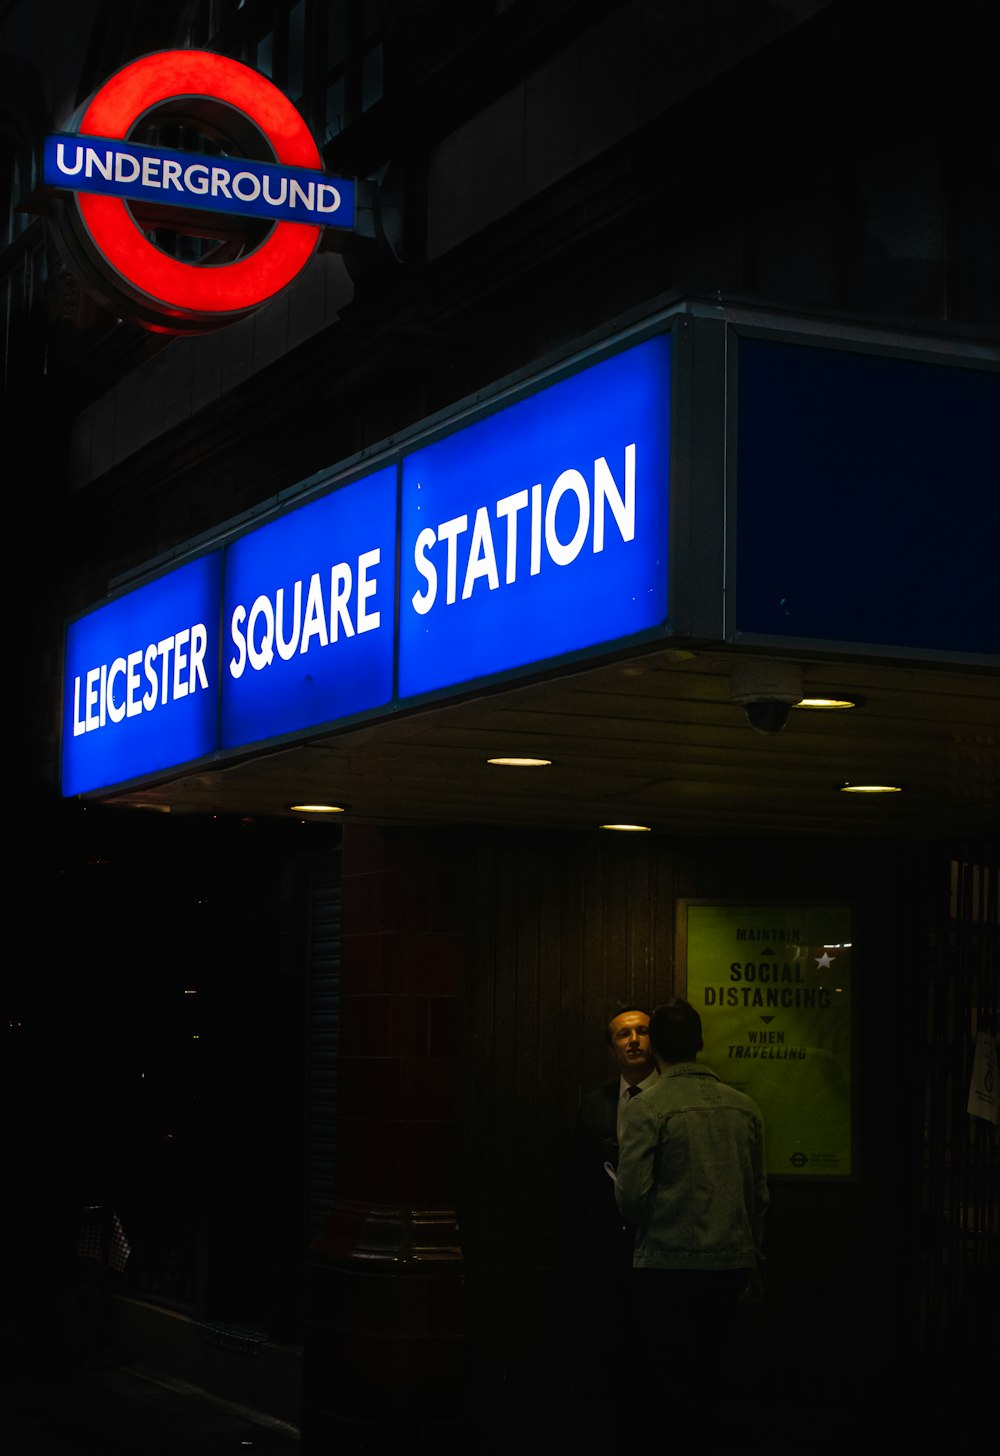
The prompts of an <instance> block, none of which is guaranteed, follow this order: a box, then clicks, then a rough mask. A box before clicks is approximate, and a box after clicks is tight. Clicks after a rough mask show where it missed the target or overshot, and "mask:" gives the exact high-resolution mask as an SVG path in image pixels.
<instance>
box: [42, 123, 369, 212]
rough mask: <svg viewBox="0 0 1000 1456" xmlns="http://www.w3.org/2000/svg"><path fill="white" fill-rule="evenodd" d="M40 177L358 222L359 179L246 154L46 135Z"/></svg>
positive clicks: (122, 192)
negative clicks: (205, 153) (211, 154)
mask: <svg viewBox="0 0 1000 1456" xmlns="http://www.w3.org/2000/svg"><path fill="white" fill-rule="evenodd" d="M43 181H44V183H45V185H46V186H48V187H60V188H66V189H69V190H72V191H77V192H100V193H105V194H109V195H111V196H115V197H128V198H131V199H132V200H133V201H147V202H156V203H158V204H160V205H161V206H167V205H169V204H174V205H176V206H178V207H182V206H187V207H197V208H212V209H214V210H216V211H222V212H233V213H241V214H244V215H246V216H251V217H266V218H270V219H271V220H272V221H280V220H286V221H292V222H312V223H318V224H320V225H321V226H324V227H330V226H334V227H348V228H349V227H353V226H354V185H355V184H354V183H353V182H352V181H350V180H349V179H345V178H339V177H338V178H332V177H327V176H325V175H324V174H323V173H321V172H312V171H309V170H308V169H307V168H303V167H283V166H280V165H278V164H276V163H271V162H253V161H248V160H246V159H245V158H242V157H241V158H233V157H206V156H203V155H200V154H195V155H192V153H190V152H175V151H169V150H166V149H164V148H162V147H147V146H140V145H138V144H137V143H134V142H122V141H114V140H111V139H107V138H102V137H94V138H90V137H72V136H49V137H46V139H45V149H44V159H43Z"/></svg>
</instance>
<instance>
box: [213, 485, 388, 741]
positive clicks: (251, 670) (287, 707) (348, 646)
mask: <svg viewBox="0 0 1000 1456" xmlns="http://www.w3.org/2000/svg"><path fill="white" fill-rule="evenodd" d="M395 565H396V469H395V466H390V467H389V468H388V469H386V470H380V471H378V472H377V473H376V474H375V475H370V476H368V477H367V478H366V479H364V480H358V481H355V483H354V484H353V485H348V486H344V487H343V488H342V489H340V490H335V491H334V492H333V493H332V494H331V495H328V496H325V497H323V499H321V500H317V501H313V502H312V503H311V504H310V505H307V506H302V507H301V508H300V509H299V510H297V511H292V512H290V513H289V514H288V515H286V516H282V517H280V518H279V519H278V520H277V521H272V522H271V524H270V525H267V526H262V527H261V528H260V529H259V530H257V531H253V532H251V533H250V535H248V536H243V537H241V538H240V539H239V540H237V541H234V542H233V544H232V545H231V546H229V547H228V548H227V550H226V584H225V596H224V602H223V622H224V624H225V627H224V632H225V638H224V644H223V674H222V745H223V747H224V748H233V747H238V746H240V745H241V744H245V743H254V742H257V741H259V740H260V739H264V738H276V737H279V736H280V735H282V734H284V733H291V732H294V731H295V730H297V729H300V728H309V727H312V726H313V725H314V724H317V723H327V722H330V721H331V720H333V719H337V718H347V717H350V716H351V715H352V714H354V713H359V712H363V711H365V710H368V709H371V708H377V707H380V706H382V705H383V704H385V703H387V702H388V701H389V699H390V698H391V696H392V647H393V643H392V637H393V632H392V628H393V620H392V619H393V603H394V597H395V591H394V586H395Z"/></svg>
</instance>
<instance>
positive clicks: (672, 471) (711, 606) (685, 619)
mask: <svg viewBox="0 0 1000 1456" xmlns="http://www.w3.org/2000/svg"><path fill="white" fill-rule="evenodd" d="M663 334H669V336H670V339H671V341H672V342H671V359H670V403H669V421H670V438H669V501H668V527H667V529H668V572H667V593H668V595H667V613H666V619H665V621H663V622H661V623H659V624H658V625H655V626H649V627H647V628H645V629H644V630H641V631H637V632H634V633H625V634H623V635H621V636H619V637H617V638H615V639H614V640H612V641H604V642H601V643H597V644H594V645H591V646H585V647H582V648H578V649H573V650H566V651H556V652H553V653H552V654H551V655H548V656H546V657H545V658H544V660H542V661H537V662H530V663H521V664H519V665H517V666H515V667H512V668H504V669H501V670H497V671H486V672H482V673H479V674H477V675H475V676H474V677H469V678H467V679H465V680H463V681H461V682H459V683H450V684H446V685H444V686H439V687H435V688H431V689H428V690H427V691H419V692H415V693H413V694H412V695H407V696H406V697H405V698H401V697H400V694H399V684H398V680H397V678H396V676H395V663H394V677H393V691H392V696H391V700H390V701H388V702H387V703H383V704H382V705H381V706H380V707H378V708H376V709H372V710H365V711H361V712H352V713H349V714H345V715H344V716H342V717H334V718H331V719H323V720H322V721H317V722H311V723H309V724H308V725H306V726H303V728H302V729H301V730H299V729H294V730H291V731H288V732H285V733H279V734H276V735H274V736H272V737H269V738H266V739H261V740H259V741H254V742H253V743H252V744H251V743H244V744H241V745H239V746H235V747H232V748H221V747H220V748H219V749H218V750H217V751H215V752H213V753H211V754H208V755H206V756H205V757H204V758H201V759H198V760H192V761H191V762H188V763H186V764H185V765H184V766H183V772H190V771H192V770H197V769H198V768H202V767H210V766H212V765H213V764H215V763H220V762H228V761H232V760H234V759H236V758H239V757H246V756H247V755H248V754H250V753H252V752H258V751H264V750H266V749H268V748H270V747H272V746H279V745H283V744H288V743H292V742H301V741H303V740H305V739H307V738H312V737H315V736H317V735H318V734H321V733H324V734H325V733H331V732H336V731H340V730H345V731H346V730H348V729H350V728H351V727H352V726H354V725H356V724H357V723H359V722H368V721H375V720H379V719H385V718H388V717H391V716H395V715H396V714H398V713H401V712H409V711H412V710H415V709H418V708H420V707H422V706H424V705H426V704H429V703H438V702H445V701H460V700H461V699H463V698H467V697H470V696H480V695H483V694H486V693H489V692H492V691H497V690H501V689H503V688H504V687H506V686H507V685H508V684H511V683H514V682H519V683H520V682H530V681H537V680H539V679H542V678H546V677H551V676H555V675H557V674H558V673H560V672H564V671H567V670H569V669H572V668H575V667H578V666H580V665H582V664H585V663H587V662H592V661H596V660H604V661H608V660H614V659H615V658H621V657H625V656H635V655H636V654H639V653H642V652H644V651H649V650H655V649H656V648H658V647H662V646H663V645H664V643H665V642H667V641H669V640H671V639H672V640H675V641H678V642H681V643H684V644H685V645H690V646H694V647H697V646H703V645H705V644H710V645H712V646H714V647H716V648H717V647H719V646H720V645H723V644H727V643H728V644H732V645H733V647H734V648H735V649H738V648H739V647H743V646H753V647H763V648H765V649H766V650H767V651H769V652H772V653H774V654H775V655H781V654H782V653H785V654H788V655H798V656H801V655H802V653H803V652H808V653H809V654H810V655H811V656H815V657H822V656H829V657H831V658H835V657H843V656H845V655H846V656H852V657H857V656H866V655H867V656H876V655H877V656H881V657H882V658H884V659H885V660H889V661H903V662H905V661H907V660H917V661H922V662H926V663H928V664H935V663H938V664H941V665H952V664H967V665H970V666H973V667H994V668H995V667H996V666H1000V657H992V656H986V657H984V656H982V655H981V654H978V655H977V654H968V653H960V652H947V651H946V652H921V651H917V650H915V649H912V648H907V647H891V646H890V647H885V646H880V645H879V644H865V643H863V642H862V643H858V642H853V641H851V642H835V641H827V640H822V641H819V640H816V639H808V640H806V639H799V638H795V637H792V636H788V637H785V636H781V637H778V636H764V635H753V634H750V633H747V632H741V631H740V630H739V629H738V626H737V624H736V623H735V622H734V621H733V620H732V615H731V608H730V607H729V606H728V605H727V604H728V603H731V602H732V601H733V600H734V594H735V591H736V590H737V588H738V561H737V540H736V526H735V524H734V523H735V522H736V521H737V513H738V509H739V482H738V479H737V472H736V467H735V463H734V462H735V460H736V453H737V443H738V441H737V430H738V421H737V418H736V415H737V409H736V405H737V397H738V385H739V375H738V365H739V346H740V341H741V340H742V339H744V338H750V337H753V338H761V339H773V340H777V341H780V342H785V343H787V342H792V343H795V344H803V345H807V346H810V345H811V346H814V347H815V346H819V347H826V348H833V349H839V350H845V351H850V352H852V353H855V354H858V353H869V354H872V355H875V356H880V357H883V358H887V359H916V360H919V361H925V362H931V363H935V364H944V365H947V366H949V367H955V368H962V367H964V368H972V369H990V370H996V369H997V368H1000V365H998V363H997V361H996V357H995V351H991V350H989V349H987V348H986V347H985V346H984V345H981V344H978V343H976V342H975V341H970V342H968V344H966V343H965V342H964V341H962V342H961V343H960V344H959V343H956V342H955V341H954V340H947V339H933V338H926V337H917V336H913V337H907V338H902V337H901V336H900V335H899V334H898V333H893V334H890V333H888V332H885V331H879V330H874V329H866V328H860V327H858V328H855V327H853V326H852V327H849V326H847V325H835V324H830V323H824V322H822V321H815V322H814V321H808V322H806V321H803V320H802V319H788V318H783V317H781V316H780V315H776V314H773V313H770V312H767V311H765V310H761V311H758V312H754V311H752V310H750V309H740V308H734V307H727V306H725V305H722V304H710V303H706V302H701V301H697V300H690V299H685V298H684V297H682V296H681V295H679V294H678V295H673V296H670V297H667V298H664V299H662V300H660V301H659V303H658V305H657V304H650V305H648V306H646V307H644V308H638V309H636V310H635V311H634V312H633V313H632V314H630V315H628V316H626V317H624V318H622V319H620V320H618V321H617V322H616V325H615V327H614V328H613V329H612V328H606V329H602V330H598V331H595V332H594V333H593V334H592V335H590V336H589V337H588V338H587V339H585V340H583V341H578V342H577V343H575V344H574V345H572V346H570V345H567V346H566V347H565V348H562V349H560V350H558V351H555V352H554V353H553V354H552V355H550V356H549V357H548V359H547V360H543V361H540V362H538V363H536V364H534V365H532V366H527V367H525V368H524V369H522V370H520V371H518V372H517V373H515V374H512V375H510V376H508V377H507V378H506V379H504V380H501V381H499V382H497V383H496V384H494V385H491V386H488V387H486V388H484V389H482V390H480V391H478V392H476V393H475V394H473V395H471V396H469V397H467V398H466V399H464V400H460V401H458V402H457V403H456V404H454V405H452V406H450V407H448V408H446V409H443V410H441V411H440V412H439V413H437V414H436V415H433V416H431V417H429V418H427V419H425V420H423V421H421V422H420V423H418V424H416V425H413V426H411V427H409V428H408V429H406V430H404V431H402V432H401V433H400V434H399V435H397V436H394V437H393V439H392V440H391V441H387V442H384V443H383V444H380V445H376V446H373V447H371V448H370V449H366V450H364V451H362V452H360V453H359V454H357V455H356V456H354V457H352V458H350V459H348V460H345V461H343V462H341V463H340V464H339V465H336V466H333V467H331V468H328V469H325V470H323V471H320V472H318V473H317V474H316V475H314V476H311V477H309V478H308V479H306V480H303V481H301V482H298V483H297V484H295V485H294V486H291V487H289V488H288V489H286V490H283V491H282V492H281V493H280V494H278V495H277V496H276V497H275V498H274V501H273V502H272V505H271V507H270V508H269V509H268V508H263V509H262V508H256V509H254V510H253V511H249V512H247V513H245V514H244V515H243V516H240V517H238V518H236V519H234V520H231V521H229V522H227V523H225V524H223V525H221V526H219V527H218V528H216V529H214V530H213V531H211V532H207V533H206V534H205V535H204V536H203V537H200V538H197V539H196V540H193V541H191V542H189V543H187V544H186V545H185V546H184V547H182V548H180V549H179V550H178V551H176V552H174V553H171V554H170V555H169V556H164V557H161V558H159V559H157V560H155V561H153V562H148V563H146V564H145V565H144V566H143V567H139V568H137V569H136V570H135V571H134V572H131V573H128V574H127V575H125V576H122V577H120V578H118V579H116V580H115V581H114V582H112V583H111V593H110V595H109V598H108V600H113V599H115V598H116V597H118V596H121V595H124V594H125V593H127V592H128V591H130V590H133V589H135V588H137V587H139V586H140V585H143V584H145V583H147V582H149V581H151V580H153V579H154V578H156V577H157V576H160V575H163V574H164V573H165V572H166V571H168V570H169V569H171V568H173V567H176V566H179V565H182V564H184V563H185V562H187V561H190V560H193V559H195V558H196V557H198V556H201V555H204V554H206V553H208V552H210V551H214V550H218V549H219V548H224V547H225V546H226V543H227V542H230V541H232V540H234V539H235V538H237V537H240V536H244V535H247V534H248V533H250V532H252V531H254V530H257V529H259V528H260V527H262V526H265V525H267V524H269V523H271V522H273V521H276V520H278V519H279V518H280V517H281V516H283V515H286V514H288V513H289V512H292V511H294V510H297V509H298V508H299V507H301V506H304V505H307V504H309V503H310V502H312V501H316V500H318V499H320V498H321V497H325V496H328V495H330V494H331V492H335V491H338V490H340V489H341V488H342V487H349V486H351V485H353V484H354V483H355V482H357V481H359V480H361V479H363V478H364V477H366V476H369V475H373V474H375V473H376V472H378V471H381V470H383V469H385V468H386V467H395V468H396V469H397V475H398V476H401V474H402V471H401V462H402V461H403V460H404V458H406V457H409V456H411V455H413V454H414V453H415V452H417V451H423V450H427V449H429V448H430V447H433V446H434V445H435V444H437V443H438V442H440V441H446V440H447V439H448V438H449V437H450V436H453V435H455V434H457V433H458V432H459V431H462V430H464V429H466V428H467V427H469V426H477V425H480V424H481V423H482V422H484V421H488V420H489V419H490V418H491V417H492V416H494V415H496V414H497V413H499V412H500V411H502V410H504V409H507V408H508V407H511V406H516V405H518V404H519V403H521V402H523V401H525V400H530V399H531V398H532V397H534V396H536V395H538V394H539V393H541V392H542V391H544V390H546V389H547V388H549V387H550V386H552V385H556V384H559V383H560V382H561V381H564V380H566V379H569V378H570V377H572V376H574V375H576V374H579V373H580V372H582V371H583V370H586V369H587V368H589V367H590V366H592V365H596V364H599V363H601V362H603V361H605V360H609V359H612V358H614V357H615V356H616V355H618V354H620V353H623V352H624V351H626V350H628V349H630V348H632V347H634V346H635V345H638V344H640V343H642V342H644V341H646V340H649V339H652V338H654V337H656V336H658V335H663ZM401 489H402V485H401V481H400V483H399V485H398V487H397V507H398V504H399V501H400V495H399V492H400V491H401ZM95 609H96V608H92V609H91V610H95ZM394 610H395V608H394ZM727 612H729V615H728V616H727ZM80 615H81V616H83V615H87V614H80ZM181 771H182V770H181V767H180V766H179V765H178V766H172V767H171V769H170V771H169V772H168V771H167V770H166V768H163V769H151V770H150V771H149V772H146V773H142V774H140V775H138V776H137V777H133V778H129V779H127V780H122V781H116V782H115V784H114V785H110V784H109V785H103V786H101V788H100V789H97V788H96V786H95V789H94V790H93V792H104V793H107V792H109V791H110V790H111V788H112V787H113V788H114V789H115V790H121V791H124V790H126V789H129V788H131V787H135V786H139V785H143V784H151V783H154V782H163V781H164V780H165V779H167V778H170V777H175V776H177V774H178V773H179V772H181ZM82 792H84V793H87V792H91V790H83V791H82Z"/></svg>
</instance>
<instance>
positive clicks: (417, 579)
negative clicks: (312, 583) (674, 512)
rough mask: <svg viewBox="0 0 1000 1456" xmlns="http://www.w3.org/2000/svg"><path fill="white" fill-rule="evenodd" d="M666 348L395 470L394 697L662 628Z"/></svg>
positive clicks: (484, 424)
mask: <svg viewBox="0 0 1000 1456" xmlns="http://www.w3.org/2000/svg"><path fill="white" fill-rule="evenodd" d="M669 347H670V345H669V338H668V336H666V335H659V336H658V337H656V338H653V339H649V340H647V341H646V342H645V343H642V344H638V345H636V346H635V347H633V348H631V349H628V350H626V351H625V352H623V353H621V354H617V355H614V356H612V357H611V358H609V359H606V360H604V361H603V362H602V363H599V364H595V365H593V366H592V367H591V368H590V369H586V370H583V371H582V372H581V373H579V374H576V375H573V376H571V377H570V378H568V379H564V380H562V381H560V382H559V383H557V384H553V385H550V386H549V387H548V388H547V389H544V390H541V391H539V392H538V393H537V394H533V395H531V396H529V397H528V398H526V399H523V400H521V401H520V402H518V403H517V404H514V405H511V406H509V407H508V408H507V409H503V410H500V411H498V412H497V413H496V414H494V415H491V416H489V417H488V418H487V419H484V420H481V421H479V422H478V423H476V424H473V425H470V426H469V427H468V428H467V429H464V430H460V431H458V432H457V433H455V434H452V435H449V436H447V437H446V438H445V439H443V440H439V441H437V442H436V443H435V444H432V445H429V446H427V448H426V449H423V450H418V451H416V452H415V453H414V454H411V455H408V456H407V457H406V459H405V460H404V461H403V494H402V561H401V578H400V622H399V692H400V696H401V697H407V696H412V695H416V694H420V693H426V692H433V691H436V690H438V689H442V688H447V687H452V686H455V685H457V684H459V683H463V682H469V681H471V680H473V679H476V678H482V677H486V676H488V675H490V674H494V673H501V672H505V671H509V670H511V669H514V668H518V667H524V666H525V665H527V664H529V663H532V662H540V661H543V660H545V659H546V658H552V657H557V656H560V655H562V654H567V653H572V652H576V651H579V650H582V649H586V648H590V647H594V646H597V645H598V644H600V643H603V642H610V641H613V640H615V639H617V638H621V637H627V636H631V635H633V634H636V633H640V632H643V631H645V630H647V629H649V628H652V627H656V626H659V625H661V624H662V623H664V621H665V620H666V615H667V512H668V491H667V480H668V444H669V440H668V434H669V400H670V390H669V371H670V354H669Z"/></svg>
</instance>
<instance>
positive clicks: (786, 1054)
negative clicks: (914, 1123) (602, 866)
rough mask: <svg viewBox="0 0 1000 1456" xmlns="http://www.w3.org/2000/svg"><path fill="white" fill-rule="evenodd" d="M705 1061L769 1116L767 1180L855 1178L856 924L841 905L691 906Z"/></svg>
mask: <svg viewBox="0 0 1000 1456" xmlns="http://www.w3.org/2000/svg"><path fill="white" fill-rule="evenodd" d="M685 909H686V927H687V996H688V1000H689V1001H690V1002H691V1003H692V1005H693V1006H694V1007H695V1008H696V1009H697V1011H698V1013H699V1014H700V1016H701V1020H702V1032H703V1036H704V1041H705V1048H704V1051H703V1052H702V1054H701V1055H702V1057H703V1058H704V1060H705V1062H706V1063H707V1064H708V1065H709V1066H710V1067H711V1068H712V1070H713V1071H714V1072H716V1073H718V1075H719V1076H720V1077H721V1078H722V1080H723V1081H724V1082H728V1083H729V1084H730V1085H731V1086H733V1087H737V1088H739V1090H740V1091H741V1092H745V1093H746V1094H747V1096H749V1097H752V1098H753V1100H754V1101H755V1102H756V1103H757V1105H758V1106H759V1108H760V1110H761V1112H762V1113H763V1116H764V1129H765V1135H766V1139H767V1166H768V1171H769V1172H770V1173H774V1174H792V1175H800V1176H804V1177H817V1176H820V1177H824V1176H825V1177H830V1176H839V1177H843V1176H847V1175H850V1174H851V1173H853V1172H854V1167H853V1156H852V1123H851V1021H852V1010H851V1001H852V989H853V987H852V979H851V951H852V944H851V916H850V911H849V910H847V909H846V908H844V907H841V906H833V907H831V906H823V905H811V906H810V905H805V906H803V905H799V906H784V907H781V906H779V907H775V906H760V905H718V904H717V905H698V904H688V905H687V906H686V907H685Z"/></svg>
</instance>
